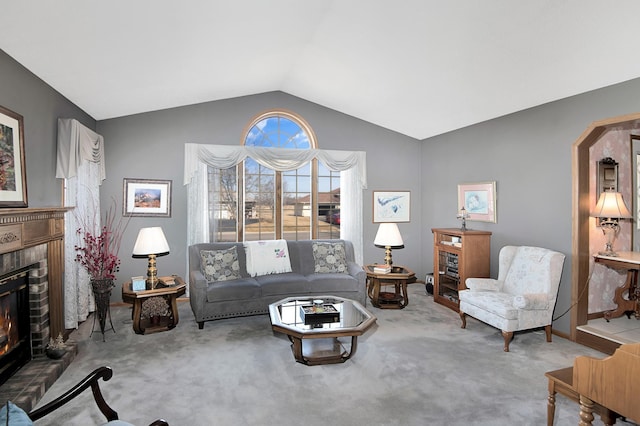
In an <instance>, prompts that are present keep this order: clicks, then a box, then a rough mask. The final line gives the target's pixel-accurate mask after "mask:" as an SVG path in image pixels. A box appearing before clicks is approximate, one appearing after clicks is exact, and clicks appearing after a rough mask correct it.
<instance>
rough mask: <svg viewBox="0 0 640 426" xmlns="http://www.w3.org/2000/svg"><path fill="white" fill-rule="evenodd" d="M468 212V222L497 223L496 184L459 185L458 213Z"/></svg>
mask: <svg viewBox="0 0 640 426" xmlns="http://www.w3.org/2000/svg"><path fill="white" fill-rule="evenodd" d="M463 207H464V209H465V210H466V212H467V215H468V216H467V220H475V221H478V222H493V223H496V221H497V219H496V182H495V181H493V182H479V183H463V184H460V185H458V211H460V210H461V209H462V208H463Z"/></svg>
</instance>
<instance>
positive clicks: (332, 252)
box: [313, 241, 348, 274]
mask: <svg viewBox="0 0 640 426" xmlns="http://www.w3.org/2000/svg"><path fill="white" fill-rule="evenodd" d="M313 259H314V261H315V264H316V265H315V270H314V272H319V273H325V274H326V273H329V274H347V273H348V270H347V253H346V250H345V248H344V243H343V242H339V243H329V242H321V241H315V242H314V243H313Z"/></svg>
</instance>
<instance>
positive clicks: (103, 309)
mask: <svg viewBox="0 0 640 426" xmlns="http://www.w3.org/2000/svg"><path fill="white" fill-rule="evenodd" d="M113 287H114V284H113V279H111V278H99V279H92V280H91V288H92V290H93V296H94V298H95V300H96V313H95V314H96V315H97V317H98V323H99V324H100V332H101V333H102V340H103V341H104V328H105V325H106V322H107V316H109V321H111V315H110V313H109V302H110V301H111V289H113ZM111 328H113V324H111ZM114 331H115V330H114Z"/></svg>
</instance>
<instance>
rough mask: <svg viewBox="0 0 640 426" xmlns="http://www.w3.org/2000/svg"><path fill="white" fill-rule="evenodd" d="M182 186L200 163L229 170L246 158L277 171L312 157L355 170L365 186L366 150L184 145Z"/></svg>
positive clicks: (335, 167) (333, 168)
mask: <svg viewBox="0 0 640 426" xmlns="http://www.w3.org/2000/svg"><path fill="white" fill-rule="evenodd" d="M184 154H185V160H184V185H187V184H189V183H190V182H191V180H192V179H193V177H194V176H195V175H196V173H197V170H198V163H199V162H202V163H204V164H207V165H209V166H213V167H215V168H218V169H228V168H229V167H233V166H235V165H236V164H238V163H240V162H242V161H244V160H245V159H246V158H247V157H249V158H252V159H254V160H255V161H256V162H258V163H259V164H261V165H263V166H265V167H268V168H270V169H273V170H277V171H280V172H285V171H290V170H295V169H298V168H300V167H302V166H303V165H304V164H306V163H308V162H310V161H311V160H313V159H314V158H316V159H318V161H321V162H322V163H323V164H324V165H325V166H326V167H327V168H328V169H329V170H331V171H334V172H340V171H345V170H349V169H353V168H355V169H356V171H357V172H356V174H357V177H358V180H359V183H360V185H361V187H362V188H366V187H367V166H366V153H365V152H364V151H338V150H323V149H287V148H264V147H253V146H234V145H203V144H194V143H187V144H185V153H184Z"/></svg>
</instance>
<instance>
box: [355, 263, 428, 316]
mask: <svg viewBox="0 0 640 426" xmlns="http://www.w3.org/2000/svg"><path fill="white" fill-rule="evenodd" d="M375 266H376V265H367V266H366V267H365V268H364V269H365V271H366V273H367V292H368V294H369V299H371V304H372V305H373V306H375V307H376V308H380V309H402V308H404V307H405V306H407V305H408V304H409V295H408V294H407V284H408V283H409V282H410V281H413V280H415V277H416V274H415V273H414V272H413V271H412V270H411V269H409V268H407V267H405V266H394V267H393V268H392V269H391V272H389V273H383V272H375V271H374V269H373V268H374V267H375ZM383 287H385V288H384V289H385V290H386V287H391V288H392V290H393V292H389V291H382V290H383Z"/></svg>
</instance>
